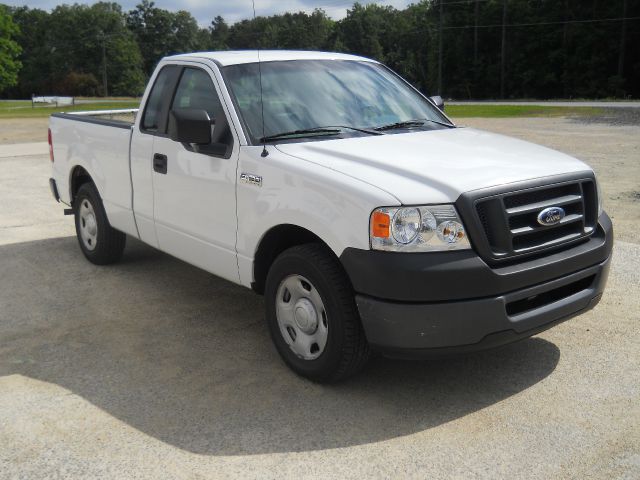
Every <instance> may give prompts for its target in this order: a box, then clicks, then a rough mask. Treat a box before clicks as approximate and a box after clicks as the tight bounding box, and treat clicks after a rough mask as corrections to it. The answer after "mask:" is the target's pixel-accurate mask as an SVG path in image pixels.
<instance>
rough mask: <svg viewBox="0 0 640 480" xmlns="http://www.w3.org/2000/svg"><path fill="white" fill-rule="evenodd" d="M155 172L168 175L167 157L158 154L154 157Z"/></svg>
mask: <svg viewBox="0 0 640 480" xmlns="http://www.w3.org/2000/svg"><path fill="white" fill-rule="evenodd" d="M153 171H154V172H158V173H162V174H163V175H166V174H167V156H166V155H163V154H162V153H156V154H154V155H153Z"/></svg>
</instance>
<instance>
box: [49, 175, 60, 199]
mask: <svg viewBox="0 0 640 480" xmlns="http://www.w3.org/2000/svg"><path fill="white" fill-rule="evenodd" d="M49 188H50V189H51V195H53V198H55V199H56V202H59V201H60V194H59V193H58V186H57V185H56V181H55V180H54V179H53V178H50V179H49Z"/></svg>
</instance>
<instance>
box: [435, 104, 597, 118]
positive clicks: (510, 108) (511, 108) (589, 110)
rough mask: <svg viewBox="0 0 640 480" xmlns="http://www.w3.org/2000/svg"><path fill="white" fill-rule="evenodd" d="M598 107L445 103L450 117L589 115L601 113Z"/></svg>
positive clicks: (446, 111)
mask: <svg viewBox="0 0 640 480" xmlns="http://www.w3.org/2000/svg"><path fill="white" fill-rule="evenodd" d="M604 111H605V110H604V109H602V108H598V107H556V106H546V105H446V106H445V113H446V114H447V115H449V116H450V117H451V118H466V117H474V118H512V117H514V118H515V117H589V116H597V115H603V114H604Z"/></svg>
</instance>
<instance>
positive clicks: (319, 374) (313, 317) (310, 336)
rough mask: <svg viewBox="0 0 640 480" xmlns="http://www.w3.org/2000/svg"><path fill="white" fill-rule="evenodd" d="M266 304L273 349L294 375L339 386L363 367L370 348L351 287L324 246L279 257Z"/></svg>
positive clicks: (309, 246) (271, 274)
mask: <svg viewBox="0 0 640 480" xmlns="http://www.w3.org/2000/svg"><path fill="white" fill-rule="evenodd" d="M265 304H266V305H265V306H266V316H267V323H268V325H269V331H270V333H271V338H272V339H273V342H274V344H275V346H276V349H277V350H278V353H279V354H280V356H281V357H282V359H283V360H284V362H285V363H286V364H287V365H288V366H289V367H290V368H291V369H292V370H293V371H294V372H295V373H297V374H298V375H301V376H303V377H305V378H308V379H310V380H312V381H315V382H320V383H331V382H337V381H340V380H344V379H346V378H348V377H350V376H352V375H354V374H356V373H358V372H359V371H360V370H361V369H362V368H363V367H364V366H365V364H366V363H367V360H368V359H369V356H370V350H369V344H368V343H367V339H366V337H365V334H364V330H363V329H362V324H361V322H360V316H359V314H358V309H357V306H356V303H355V299H354V294H353V289H352V287H351V283H350V282H349V279H348V278H347V275H346V273H345V272H344V270H343V269H342V265H340V262H339V261H338V259H337V258H336V257H335V255H333V252H331V251H330V250H329V249H328V248H326V247H325V246H323V245H320V244H313V243H310V244H305V245H299V246H295V247H292V248H289V249H288V250H285V251H284V252H283V253H281V254H280V255H279V256H278V257H277V258H276V260H275V261H274V262H273V264H272V266H271V268H270V269H269V273H268V275H267V281H266V289H265ZM314 324H315V329H314Z"/></svg>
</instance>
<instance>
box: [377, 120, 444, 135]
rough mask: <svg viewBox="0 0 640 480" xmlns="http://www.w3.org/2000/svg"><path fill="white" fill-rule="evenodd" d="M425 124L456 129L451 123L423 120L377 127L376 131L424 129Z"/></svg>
mask: <svg viewBox="0 0 640 480" xmlns="http://www.w3.org/2000/svg"><path fill="white" fill-rule="evenodd" d="M425 122H430V123H436V124H438V125H442V126H444V127H448V128H454V125H451V124H449V123H444V122H439V121H437V120H431V119H430V118H425V119H422V120H405V121H404V122H394V123H389V124H388V125H382V126H380V127H375V128H374V130H377V131H379V132H381V131H384V130H395V129H398V128H411V127H422V126H423V125H424V124H425Z"/></svg>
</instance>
